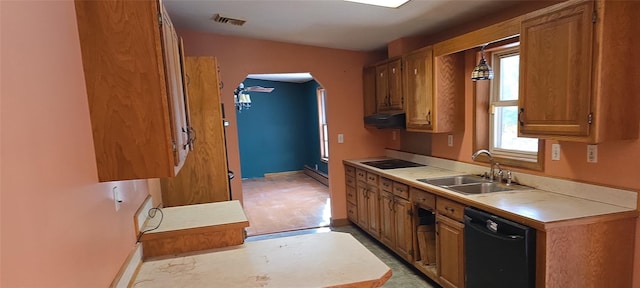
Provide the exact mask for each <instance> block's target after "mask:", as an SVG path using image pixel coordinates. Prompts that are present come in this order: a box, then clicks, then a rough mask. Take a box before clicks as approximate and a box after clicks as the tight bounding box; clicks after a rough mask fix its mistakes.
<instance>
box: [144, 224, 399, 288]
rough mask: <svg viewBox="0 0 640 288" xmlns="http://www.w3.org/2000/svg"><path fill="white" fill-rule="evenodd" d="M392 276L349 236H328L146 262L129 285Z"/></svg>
mask: <svg viewBox="0 0 640 288" xmlns="http://www.w3.org/2000/svg"><path fill="white" fill-rule="evenodd" d="M391 273H392V272H391V269H390V268H389V267H388V266H387V265H386V264H384V263H383V262H382V261H380V259H378V258H377V257H376V256H375V255H373V254H372V253H371V252H370V251H369V250H367V248H365V247H364V246H363V245H362V244H360V242H358V241H357V240H356V239H355V238H353V236H351V235H350V234H346V233H340V232H328V233H319V234H307V235H299V236H291V237H283V238H274V239H267V240H261V241H255V242H248V243H245V244H243V245H238V246H232V247H226V248H219V249H212V250H206V251H202V252H197V253H190V254H183V255H179V256H177V257H172V258H166V259H156V260H152V261H147V262H144V263H142V265H141V266H140V268H139V271H138V274H137V276H136V278H135V279H134V280H133V282H132V283H133V285H132V287H136V288H140V287H154V288H162V287H171V288H173V287H380V286H382V284H384V283H385V282H386V281H387V280H388V279H389V278H390V277H391Z"/></svg>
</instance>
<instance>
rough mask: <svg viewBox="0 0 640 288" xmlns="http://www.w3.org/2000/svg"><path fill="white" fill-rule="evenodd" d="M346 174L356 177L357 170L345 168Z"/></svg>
mask: <svg viewBox="0 0 640 288" xmlns="http://www.w3.org/2000/svg"><path fill="white" fill-rule="evenodd" d="M344 173H345V174H347V176H351V177H356V168H354V167H352V166H344Z"/></svg>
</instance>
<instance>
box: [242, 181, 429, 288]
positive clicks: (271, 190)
mask: <svg viewBox="0 0 640 288" xmlns="http://www.w3.org/2000/svg"><path fill="white" fill-rule="evenodd" d="M242 189H243V193H244V195H243V196H244V208H245V213H246V214H247V218H249V223H250V225H251V226H250V227H248V228H247V229H246V230H247V235H248V236H250V237H248V238H247V240H246V241H258V240H262V239H270V238H275V237H286V236H294V235H300V234H307V233H322V232H328V231H331V230H333V231H338V232H345V233H350V234H351V235H353V237H355V238H356V239H357V240H358V241H360V243H362V244H363V245H364V246H365V247H367V249H369V250H370V251H371V252H372V253H373V254H375V255H376V256H378V258H380V260H382V261H383V262H385V263H386V264H387V265H388V266H389V267H390V268H391V270H392V271H393V275H392V276H391V279H389V281H387V283H385V285H384V287H385V288H395V287H398V288H431V287H440V286H438V285H437V284H435V283H434V282H433V281H431V280H429V279H428V278H426V277H425V276H423V275H422V274H421V273H420V272H419V271H417V270H415V269H414V268H413V267H412V266H411V265H409V264H408V263H406V262H405V261H404V260H402V259H401V258H399V257H397V256H396V255H395V254H393V252H390V251H389V250H388V249H387V248H386V247H384V246H383V245H382V244H380V243H379V242H378V241H377V240H375V239H373V238H372V237H371V236H369V235H368V234H366V233H365V232H363V231H362V230H360V228H358V227H356V226H342V227H331V228H329V227H328V225H329V219H330V217H331V213H330V202H329V191H328V189H327V187H326V186H324V185H322V184H320V183H319V182H318V181H316V180H315V179H313V178H311V177H308V176H306V175H304V174H302V173H300V174H292V175H286V176H277V177H270V178H258V179H245V180H243V181H242ZM318 227H322V228H318ZM283 231H284V232H283Z"/></svg>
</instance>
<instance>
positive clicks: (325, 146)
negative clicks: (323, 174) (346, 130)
mask: <svg viewBox="0 0 640 288" xmlns="http://www.w3.org/2000/svg"><path fill="white" fill-rule="evenodd" d="M316 97H317V100H318V130H319V132H320V160H322V161H324V162H329V126H328V125H327V108H326V107H327V105H326V104H327V96H326V92H325V90H324V88H318V89H317V90H316Z"/></svg>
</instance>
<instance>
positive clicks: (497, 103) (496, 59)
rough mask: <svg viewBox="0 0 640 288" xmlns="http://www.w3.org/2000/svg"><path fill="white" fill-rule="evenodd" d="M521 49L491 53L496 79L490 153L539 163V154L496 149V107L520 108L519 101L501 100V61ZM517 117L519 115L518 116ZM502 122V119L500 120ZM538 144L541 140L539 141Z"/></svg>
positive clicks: (490, 127)
mask: <svg viewBox="0 0 640 288" xmlns="http://www.w3.org/2000/svg"><path fill="white" fill-rule="evenodd" d="M519 54H520V49H519V47H518V46H515V47H510V48H506V49H501V50H498V51H495V52H492V53H491V63H492V64H493V71H494V78H493V80H492V83H491V88H490V103H489V109H490V111H489V151H491V153H492V154H493V155H494V157H495V156H499V157H502V158H510V159H514V160H521V161H527V162H537V161H538V153H539V151H536V152H530V151H523V150H513V149H504V148H498V147H496V145H495V144H496V143H495V138H496V137H495V136H496V133H497V132H496V125H494V123H495V120H496V119H495V116H496V113H495V108H496V107H511V106H513V107H516V109H517V107H518V99H516V100H502V101H501V100H500V95H499V93H500V91H501V89H500V59H501V58H503V57H509V56H513V55H519ZM516 117H517V114H516ZM498 120H500V119H498ZM516 121H517V119H516ZM537 140H538V143H539V141H540V139H537Z"/></svg>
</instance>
